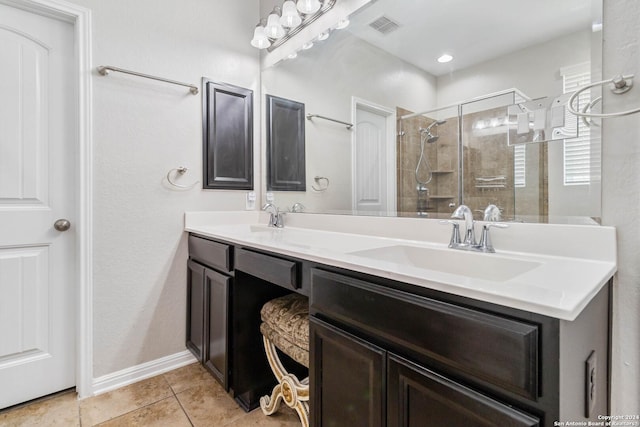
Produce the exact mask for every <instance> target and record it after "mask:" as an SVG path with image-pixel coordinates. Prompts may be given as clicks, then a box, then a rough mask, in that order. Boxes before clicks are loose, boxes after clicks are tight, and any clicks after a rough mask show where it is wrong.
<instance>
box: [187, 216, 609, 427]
mask: <svg viewBox="0 0 640 427" xmlns="http://www.w3.org/2000/svg"><path fill="white" fill-rule="evenodd" d="M268 222H269V215H268V214H266V213H265V212H255V211H247V212H188V213H186V216H185V230H186V231H187V232H189V233H190V234H189V261H188V263H189V264H188V271H189V276H188V301H187V302H188V313H187V346H188V347H189V348H190V349H191V351H192V352H193V353H194V354H195V355H196V357H198V359H199V360H200V361H201V362H202V363H203V364H204V366H205V367H206V368H207V369H208V370H209V371H210V372H211V373H212V374H213V375H214V376H215V377H216V378H217V379H218V381H220V383H221V384H222V385H223V386H224V387H225V389H226V390H228V391H229V392H230V393H231V394H232V395H233V396H234V397H235V399H236V401H237V402H238V403H239V404H240V405H241V406H242V407H243V408H245V409H246V410H249V409H253V408H255V407H257V406H258V403H259V398H260V397H261V396H262V395H265V394H268V393H269V391H270V389H271V387H273V385H274V383H275V380H274V378H273V376H272V373H271V371H270V370H269V368H268V364H267V361H266V358H265V356H264V350H263V348H262V337H261V335H260V330H259V325H260V308H261V307H262V305H263V304H264V303H265V302H267V301H269V300H271V299H273V298H276V297H278V296H282V295H285V294H287V293H291V292H296V293H299V294H302V295H305V296H308V297H309V306H310V337H309V343H310V366H309V371H308V375H309V379H310V393H311V401H310V406H311V411H310V412H311V425H312V426H332V425H363V426H365V425H366V426H409V425H421V426H422V425H424V426H430V425H434V426H436V425H437V426H440V425H465V426H474V425H495V426H552V425H554V422H556V421H560V420H572V421H582V420H596V419H597V417H598V415H605V414H607V413H608V406H609V405H608V401H607V396H608V395H609V393H608V384H609V380H608V376H609V375H608V370H609V355H608V351H609V347H610V346H609V339H610V327H609V312H610V310H609V299H610V295H609V294H610V283H609V281H610V279H611V277H612V276H613V274H614V273H615V271H616V240H615V230H614V229H612V228H609V227H589V226H571V225H544V226H541V225H539V224H511V226H510V228H509V229H507V230H499V231H496V232H495V235H494V236H493V244H494V246H495V249H496V253H476V252H470V251H457V250H453V249H449V248H448V247H447V246H448V244H449V240H450V232H451V230H450V228H449V227H444V226H442V225H441V224H440V223H439V222H438V221H434V220H424V219H409V218H403V219H401V220H398V219H395V218H384V217H356V216H336V215H308V214H301V213H293V214H288V215H287V216H286V220H285V222H286V225H285V226H284V227H283V228H275V227H268V226H267V224H268ZM285 359H286V357H285ZM284 363H285V364H287V365H288V363H287V361H286V360H285V362H284ZM291 369H292V370H293V372H296V373H297V374H298V375H299V376H300V378H301V379H302V378H304V377H305V376H306V375H307V373H306V372H305V370H304V369H303V370H301V369H300V368H299V367H298V368H296V367H295V365H294V364H291Z"/></svg>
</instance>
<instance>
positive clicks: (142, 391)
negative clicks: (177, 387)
mask: <svg viewBox="0 0 640 427" xmlns="http://www.w3.org/2000/svg"><path fill="white" fill-rule="evenodd" d="M170 396H173V392H172V391H171V387H169V384H168V383H167V381H166V380H165V379H164V377H163V376H162V375H159V376H157V377H153V378H149V379H147V380H144V381H140V382H138V383H135V384H131V385H128V386H126V387H122V388H119V389H117V390H114V391H111V392H108V393H105V394H101V395H99V396H95V397H91V398H89V399H85V400H82V401H80V416H81V421H82V426H83V427H85V426H93V425H96V424H99V423H102V422H104V421H108V420H110V419H112V418H116V417H119V416H120V415H124V414H126V413H127V412H131V411H134V410H136V409H139V408H142V407H143V406H147V405H150V404H152V403H155V402H158V401H160V400H162V399H166V398H167V397H170Z"/></svg>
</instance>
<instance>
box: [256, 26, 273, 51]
mask: <svg viewBox="0 0 640 427" xmlns="http://www.w3.org/2000/svg"><path fill="white" fill-rule="evenodd" d="M251 46H253V47H257V48H258V49H266V48H268V47H269V46H271V42H270V41H269V39H268V38H267V35H266V34H265V33H264V27H263V26H262V25H258V26H256V29H255V30H253V39H252V40H251Z"/></svg>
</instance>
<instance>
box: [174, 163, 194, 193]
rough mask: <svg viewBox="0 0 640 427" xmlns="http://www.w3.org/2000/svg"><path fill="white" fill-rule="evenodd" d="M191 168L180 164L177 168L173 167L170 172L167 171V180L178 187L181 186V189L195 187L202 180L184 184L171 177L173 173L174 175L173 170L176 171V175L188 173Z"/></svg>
mask: <svg viewBox="0 0 640 427" xmlns="http://www.w3.org/2000/svg"><path fill="white" fill-rule="evenodd" d="M188 170H189V169H187V168H186V167H184V166H179V167H177V168H173V169H171V170H170V171H169V172H167V181H168V182H169V184H171V185H173V186H174V187H176V188H180V189H184V190H190V189H192V188H193V187H195V186H196V185H197V184H198V183H199V182H200V181H196V182H194V183H192V184H189V185H183V184H177V183H175V182H174V181H173V179H172V178H171V175H173V172H174V171H175V173H176V175H184V174H185V173H187V171H188Z"/></svg>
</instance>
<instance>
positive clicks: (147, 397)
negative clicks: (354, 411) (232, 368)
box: [0, 363, 300, 427]
mask: <svg viewBox="0 0 640 427" xmlns="http://www.w3.org/2000/svg"><path fill="white" fill-rule="evenodd" d="M97 425H99V426H101V427H125V426H126V427H130V426H145V427H147V426H159V427H160V426H162V427H182V426H185V427H189V426H195V427H251V426H255V427H258V426H259V427H298V426H300V421H299V420H298V417H297V415H296V413H295V412H294V411H293V410H291V409H289V408H288V407H287V406H286V405H282V406H281V407H280V410H279V411H278V413H277V414H274V415H272V416H270V417H267V416H265V415H263V414H262V411H261V410H260V409H259V408H258V409H257V410H254V411H252V412H249V413H246V412H244V411H243V410H242V409H240V407H239V406H238V405H237V404H236V403H235V401H234V400H233V399H232V398H231V397H230V396H229V395H228V394H227V393H226V392H225V391H224V390H223V389H222V387H220V385H219V384H218V383H217V382H216V381H215V380H214V379H213V378H212V377H211V375H209V373H207V371H205V370H204V368H203V367H202V366H201V365H199V364H197V363H194V364H191V365H188V366H185V367H183V368H180V369H176V370H174V371H171V372H167V373H166V374H163V375H158V376H157V377H153V378H149V379H147V380H144V381H140V382H138V383H135V384H131V385H128V386H126V387H122V388H119V389H117V390H114V391H111V392H109V393H105V394H101V395H99V396H95V397H91V398H89V399H85V400H81V401H78V400H77V399H76V395H75V392H67V393H62V394H59V395H56V396H53V397H50V398H45V399H42V400H40V401H36V402H34V403H30V404H28V405H24V406H19V407H16V408H11V409H7V410H4V411H0V426H2V427H4V426H11V427H14V426H16V427H17V426H29V427H31V426H38V427H47V426H61V427H67V426H78V427H79V426H82V427H89V426H97Z"/></svg>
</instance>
